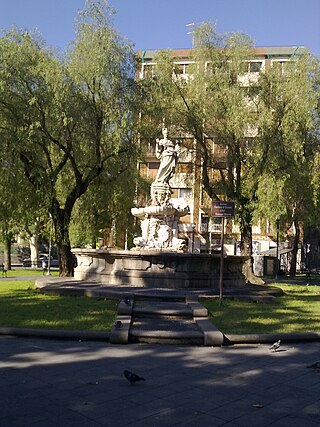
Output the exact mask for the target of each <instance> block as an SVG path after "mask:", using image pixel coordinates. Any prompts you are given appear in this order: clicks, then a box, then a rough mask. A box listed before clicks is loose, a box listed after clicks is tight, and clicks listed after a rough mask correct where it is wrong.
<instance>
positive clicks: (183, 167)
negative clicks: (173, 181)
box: [176, 163, 192, 173]
mask: <svg viewBox="0 0 320 427" xmlns="http://www.w3.org/2000/svg"><path fill="white" fill-rule="evenodd" d="M176 172H177V173H192V164H191V163H178V164H177V166H176Z"/></svg>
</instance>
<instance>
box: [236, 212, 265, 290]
mask: <svg viewBox="0 0 320 427" xmlns="http://www.w3.org/2000/svg"><path fill="white" fill-rule="evenodd" d="M251 223H252V215H251V212H249V210H247V209H246V208H245V207H243V208H242V214H241V215H240V230H241V237H240V253H241V255H242V256H248V257H250V258H249V259H248V260H247V261H246V262H245V263H244V266H243V274H244V275H245V278H246V282H247V283H250V284H252V285H263V284H264V281H263V280H262V279H260V277H257V276H255V275H254V273H253V258H252V226H251Z"/></svg>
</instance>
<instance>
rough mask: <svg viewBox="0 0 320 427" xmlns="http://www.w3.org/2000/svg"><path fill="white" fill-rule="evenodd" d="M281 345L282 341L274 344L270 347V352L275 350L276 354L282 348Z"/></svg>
mask: <svg viewBox="0 0 320 427" xmlns="http://www.w3.org/2000/svg"><path fill="white" fill-rule="evenodd" d="M280 344H281V340H279V341H276V342H274V343H273V344H272V346H271V347H270V350H273V351H274V352H276V351H277V350H278V349H279V348H280Z"/></svg>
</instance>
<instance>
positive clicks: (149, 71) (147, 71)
mask: <svg viewBox="0 0 320 427" xmlns="http://www.w3.org/2000/svg"><path fill="white" fill-rule="evenodd" d="M153 74H154V65H147V64H144V65H143V77H152V76H153Z"/></svg>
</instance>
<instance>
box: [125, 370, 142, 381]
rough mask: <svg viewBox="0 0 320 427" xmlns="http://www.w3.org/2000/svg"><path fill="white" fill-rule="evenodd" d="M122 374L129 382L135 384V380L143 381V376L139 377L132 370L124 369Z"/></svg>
mask: <svg viewBox="0 0 320 427" xmlns="http://www.w3.org/2000/svg"><path fill="white" fill-rule="evenodd" d="M123 375H124V376H125V377H126V378H127V380H128V381H129V383H130V384H135V383H136V382H137V381H145V379H144V378H142V377H139V375H136V374H134V373H133V372H130V371H127V370H124V371H123Z"/></svg>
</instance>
